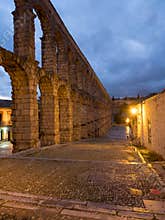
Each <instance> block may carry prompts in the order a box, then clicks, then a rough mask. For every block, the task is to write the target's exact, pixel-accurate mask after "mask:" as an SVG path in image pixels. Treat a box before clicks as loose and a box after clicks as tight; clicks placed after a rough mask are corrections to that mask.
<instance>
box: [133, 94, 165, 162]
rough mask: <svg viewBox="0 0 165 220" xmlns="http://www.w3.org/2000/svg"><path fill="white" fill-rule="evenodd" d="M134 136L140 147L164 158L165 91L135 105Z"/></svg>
mask: <svg viewBox="0 0 165 220" xmlns="http://www.w3.org/2000/svg"><path fill="white" fill-rule="evenodd" d="M137 110H138V112H137V129H136V133H135V136H136V137H137V139H138V140H139V141H140V143H141V144H142V145H144V146H145V147H147V148H148V149H150V150H152V151H155V152H157V153H158V154H160V155H162V156H163V157H164V158H165V91H163V92H161V93H159V94H157V95H154V96H153V97H150V98H147V99H145V100H142V101H141V103H140V104H138V105H137Z"/></svg>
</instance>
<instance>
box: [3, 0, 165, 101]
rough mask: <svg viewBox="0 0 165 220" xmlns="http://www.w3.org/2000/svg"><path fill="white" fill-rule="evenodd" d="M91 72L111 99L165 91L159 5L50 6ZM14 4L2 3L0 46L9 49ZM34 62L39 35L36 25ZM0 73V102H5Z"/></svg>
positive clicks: (106, 0) (64, 0)
mask: <svg viewBox="0 0 165 220" xmlns="http://www.w3.org/2000/svg"><path fill="white" fill-rule="evenodd" d="M2 3H3V4H2ZM52 3H53V4H54V6H55V8H56V9H57V11H58V12H59V14H60V16H61V18H62V19H63V21H64V23H65V24H66V26H67V28H68V29H69V31H70V32H71V34H72V35H73V37H74V39H75V40H76V42H77V43H78V45H79V47H80V49H81V50H82V52H83V53H84V55H85V56H86V57H87V59H88V60H89V62H90V64H91V66H92V67H93V68H94V70H95V72H96V73H97V75H98V76H99V78H100V79H101V81H102V82H103V84H104V86H105V87H106V89H107V90H108V92H109V93H110V95H112V96H113V95H114V96H136V95H137V94H138V93H139V94H141V95H145V94H148V93H151V92H158V91H161V90H162V89H164V88H165V13H164V12H165V1H164V0H101V1H96V0H52ZM13 10H14V4H13V0H1V5H0V45H1V46H4V47H5V48H7V49H9V50H13V48H12V32H13V27H12V16H11V15H10V12H11V11H13ZM36 29H37V33H36V45H37V57H38V59H39V57H40V55H39V54H40V49H39V48H40V41H39V37H41V31H40V28H39V22H38V21H36ZM10 92H11V88H10V79H9V77H8V75H7V74H6V73H4V71H3V70H2V68H1V69H0V96H3V97H4V96H7V97H8V96H10Z"/></svg>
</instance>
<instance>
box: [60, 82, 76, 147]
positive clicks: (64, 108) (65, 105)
mask: <svg viewBox="0 0 165 220" xmlns="http://www.w3.org/2000/svg"><path fill="white" fill-rule="evenodd" d="M57 94H58V105H59V136H60V143H65V142H69V141H71V140H72V133H73V121H72V102H71V99H70V91H69V89H68V88H67V87H66V86H65V85H60V86H59V88H58V93H57Z"/></svg>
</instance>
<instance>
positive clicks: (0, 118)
mask: <svg viewBox="0 0 165 220" xmlns="http://www.w3.org/2000/svg"><path fill="white" fill-rule="evenodd" d="M1 122H2V113H0V123H1Z"/></svg>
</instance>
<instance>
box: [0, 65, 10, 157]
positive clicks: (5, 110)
mask: <svg viewBox="0 0 165 220" xmlns="http://www.w3.org/2000/svg"><path fill="white" fill-rule="evenodd" d="M2 79H3V80H2ZM2 82H3V83H2ZM11 93H12V86H11V79H10V76H9V74H8V73H7V72H6V71H5V69H4V68H3V67H2V66H0V151H1V152H4V153H7V154H10V153H11V152H12V150H13V146H12V144H11V142H12V109H11V107H12V100H11Z"/></svg>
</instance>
